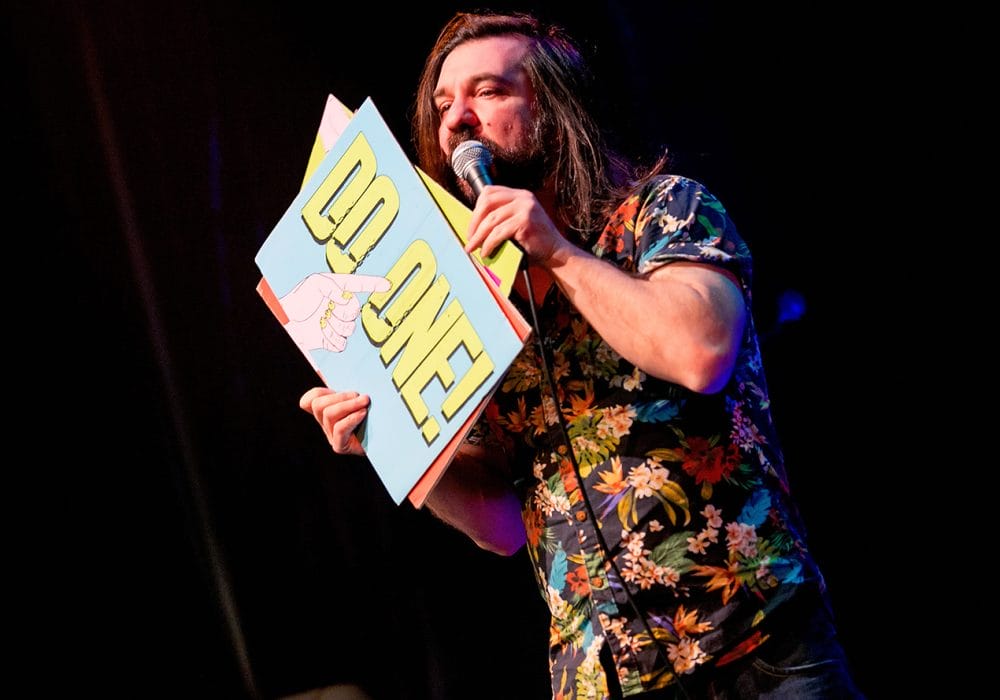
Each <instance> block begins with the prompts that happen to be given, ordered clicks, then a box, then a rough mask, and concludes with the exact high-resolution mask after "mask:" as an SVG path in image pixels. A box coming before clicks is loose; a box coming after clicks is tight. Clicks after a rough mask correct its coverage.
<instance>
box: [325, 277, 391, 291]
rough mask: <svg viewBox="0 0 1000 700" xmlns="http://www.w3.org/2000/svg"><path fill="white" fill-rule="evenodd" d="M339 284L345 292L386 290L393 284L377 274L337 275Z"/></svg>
mask: <svg viewBox="0 0 1000 700" xmlns="http://www.w3.org/2000/svg"><path fill="white" fill-rule="evenodd" d="M337 284H339V285H340V287H341V289H343V290H344V291H345V292H386V291H388V290H389V287H391V286H392V284H391V283H390V282H389V280H387V279H386V278H385V277H379V276H377V275H337Z"/></svg>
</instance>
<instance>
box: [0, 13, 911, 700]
mask: <svg viewBox="0 0 1000 700" xmlns="http://www.w3.org/2000/svg"><path fill="white" fill-rule="evenodd" d="M310 4H312V3H310ZM654 5H655V7H654ZM734 5H738V7H735V8H734V7H728V6H724V4H723V3H698V2H663V3H655V4H654V3H649V4H647V3H639V2H608V3H606V4H600V3H598V4H592V5H589V6H584V5H581V4H578V3H566V4H565V5H560V4H558V3H550V4H548V5H544V6H543V7H544V9H543V10H541V13H542V14H543V15H546V16H549V17H550V18H552V19H555V20H557V21H559V22H560V23H562V24H564V25H565V26H567V27H568V28H569V29H570V31H571V33H573V34H574V35H575V36H577V37H578V38H579V39H580V40H581V41H582V42H583V44H584V46H585V48H586V50H587V52H588V54H589V56H590V58H591V59H592V63H593V65H594V67H595V70H596V72H597V75H598V78H599V79H601V80H602V81H603V84H604V85H605V89H604V91H603V93H602V94H604V95H606V98H605V99H602V101H601V105H600V109H601V111H602V112H603V114H602V115H601V116H602V117H603V118H604V119H605V121H606V123H607V124H608V126H609V127H611V129H612V133H613V135H614V138H615V139H616V141H617V145H619V146H620V147H621V148H622V149H623V150H625V151H626V152H627V153H629V154H631V155H634V156H637V157H648V156H650V155H655V154H656V153H657V152H658V151H659V150H660V149H662V148H665V147H666V148H669V149H670V151H671V152H672V153H673V155H674V166H673V170H674V171H675V172H678V173H681V174H684V175H689V176H692V177H695V178H697V179H700V180H701V181H703V182H704V183H705V184H707V185H708V187H709V188H710V189H711V190H712V191H714V192H715V193H716V194H717V195H718V196H719V197H720V198H721V199H722V201H723V202H724V203H725V204H726V205H727V208H728V209H729V212H730V214H731V216H732V218H733V219H734V220H735V222H736V223H737V225H738V227H739V228H740V230H741V231H742V233H743V235H744V237H745V238H746V239H747V241H748V242H749V244H750V246H751V249H752V250H753V252H754V256H755V264H756V281H755V303H756V316H757V320H758V324H759V326H760V328H761V330H762V331H763V332H764V334H765V335H764V338H765V341H764V352H765V363H766V366H767V370H768V376H769V380H770V383H771V398H772V402H773V408H774V413H775V417H776V420H777V421H778V425H779V429H780V431H781V433H782V436H783V440H784V447H785V451H786V456H787V461H788V469H789V472H790V478H791V481H792V487H793V489H794V491H795V492H796V493H797V495H798V499H799V501H800V503H801V506H802V509H803V511H804V515H805V518H806V522H807V525H808V526H809V528H810V535H811V542H812V547H813V549H814V552H815V554H816V556H817V557H818V558H819V560H820V563H821V565H822V566H823V568H824V571H825V573H826V576H827V579H828V583H829V585H830V588H831V592H832V597H833V602H834V605H835V608H836V612H837V614H838V616H839V620H840V629H841V633H842V636H843V639H844V642H845V645H846V646H847V649H848V651H849V654H850V656H851V659H852V661H853V663H854V665H855V667H856V671H857V675H858V679H859V681H860V682H861V683H862V685H863V687H864V689H865V690H866V691H867V692H868V693H869V694H870V695H871V696H873V697H879V696H881V695H883V693H886V692H887V691H888V689H889V688H894V689H896V691H898V690H899V687H900V684H901V683H905V682H906V680H905V676H906V674H904V673H903V671H902V663H903V662H899V661H893V660H890V659H887V658H886V656H885V654H886V652H885V644H886V642H887V640H888V639H897V640H898V639H899V638H900V637H905V636H906V632H905V631H904V630H905V625H906V624H907V622H906V620H905V617H904V615H903V612H902V610H901V609H900V608H899V606H898V605H897V604H896V603H895V602H894V601H895V599H896V598H895V597H896V595H897V591H896V588H895V586H894V585H893V584H892V581H893V576H892V572H893V571H894V570H898V569H900V568H904V569H905V567H906V564H907V558H906V556H904V554H903V553H901V552H900V551H899V547H900V545H901V544H905V542H901V540H905V539H906V538H903V537H896V536H893V535H892V530H891V527H890V526H891V525H893V524H894V523H895V524H897V525H898V518H899V516H900V511H899V510H898V509H897V510H890V508H888V507H887V504H888V503H891V502H892V498H893V495H892V492H893V489H894V487H893V486H892V485H893V483H894V478H895V477H894V476H893V475H892V473H891V472H892V471H893V469H892V465H893V464H894V463H895V462H896V461H897V460H896V456H895V455H894V454H893V447H892V446H891V444H889V443H888V441H886V440H885V437H886V433H887V432H888V426H887V423H886V421H887V420H888V416H889V415H891V414H892V413H893V412H894V411H895V410H898V404H897V405H895V408H894V403H893V401H890V400H889V399H888V397H889V396H891V395H893V392H894V390H895V388H896V384H897V383H898V382H899V381H900V380H901V378H900V377H897V376H896V375H895V372H894V370H893V364H892V363H893V360H894V357H895V353H893V352H891V350H890V348H891V347H892V341H893V340H894V339H895V338H897V335H896V334H897V332H898V329H896V328H893V327H890V326H889V325H888V323H887V321H886V318H887V317H888V314H886V313H884V306H885V302H884V301H880V300H879V298H878V297H875V296H873V295H871V294H870V293H869V291H870V289H871V286H872V282H873V281H874V279H875V277H876V274H877V273H878V270H876V269H875V268H874V265H873V264H872V263H870V262H868V261H869V260H870V256H868V255H867V254H865V253H864V252H863V246H862V245H861V244H860V243H859V233H858V231H857V221H856V218H857V217H858V212H859V210H858V209H857V208H851V207H849V206H848V204H849V202H848V201H847V200H846V197H847V196H848V195H847V193H848V192H849V191H850V190H851V188H852V187H853V185H852V183H854V182H855V181H856V180H857V179H858V178H859V173H864V175H863V176H860V177H863V178H866V179H877V178H878V177H880V176H881V175H882V173H881V171H880V166H879V164H878V162H877V160H876V158H875V155H874V154H873V153H872V151H871V150H869V146H870V141H871V140H872V139H873V138H874V137H877V135H878V133H879V131H880V130H881V129H882V125H881V124H880V123H879V120H878V116H877V114H875V113H873V112H872V111H871V110H870V109H868V108H867V107H866V106H865V103H864V101H863V100H860V99H859V98H858V95H859V94H860V93H861V92H863V91H867V90H870V89H871V88H872V85H873V83H874V82H877V80H878V75H879V71H878V70H877V69H875V68H874V66H872V65H871V64H869V63H868V58H867V54H866V48H865V47H866V46H867V45H868V42H869V37H868V36H867V35H866V31H865V30H864V29H863V27H864V26H866V25H865V23H864V22H863V21H860V22H859V21H858V20H857V16H858V15H857V13H848V12H846V9H845V7H844V6H843V5H842V4H838V5H835V6H834V5H831V6H830V9H828V10H827V9H823V8H822V7H813V8H812V9H809V10H805V9H803V8H804V7H805V6H804V5H802V4H799V5H796V6H794V7H795V8H798V9H795V10H791V11H790V10H789V9H787V8H784V9H781V10H780V11H779V10H778V9H776V8H771V9H769V8H768V7H764V6H762V5H761V4H752V5H751V4H747V3H744V4H734ZM493 7H496V8H510V7H515V8H517V7H519V6H517V5H511V4H504V3H497V4H494V5H493ZM585 7H586V8H587V9H585ZM9 9H10V11H9V12H6V13H5V16H6V19H5V21H6V26H5V32H6V34H7V36H6V37H5V46H6V47H7V51H6V53H8V54H9V55H8V56H6V58H7V60H6V61H5V64H6V66H7V81H8V85H7V89H6V90H5V93H6V94H7V95H8V100H7V108H8V122H7V123H8V125H9V126H8V131H7V134H6V137H7V141H8V143H7V149H6V151H7V153H9V154H12V155H14V157H15V165H16V170H15V173H16V177H15V178H14V180H15V185H14V186H13V187H12V188H10V187H9V188H8V191H9V192H12V195H11V199H10V201H9V202H8V207H9V210H12V211H15V212H19V213H20V217H19V218H17V220H18V221H19V222H20V223H18V224H16V225H12V226H11V227H10V229H9V231H8V245H7V253H8V260H10V261H14V260H18V261H22V262H19V263H18V264H17V265H14V266H12V268H9V269H8V278H9V279H10V278H13V279H22V280H23V279H32V278H31V277H30V276H32V275H34V276H35V277H34V278H33V279H35V286H36V287H38V288H40V289H39V291H40V294H39V295H38V296H37V299H38V301H39V306H38V309H37V310H35V307H34V304H35V302H34V301H33V299H34V297H33V296H32V295H31V294H25V293H23V292H20V293H19V294H18V295H17V296H15V297H12V298H13V299H16V302H15V306H16V308H23V309H24V310H25V312H24V313H23V314H19V316H20V318H19V319H18V322H19V323H21V324H23V327H24V328H26V329H28V330H29V333H30V335H28V336H27V338H28V343H23V342H22V341H11V342H13V343H14V346H13V347H14V348H15V349H23V350H24V351H25V353H26V354H30V355H31V356H33V357H38V358H40V359H43V364H44V369H43V370H42V371H40V372H30V371H29V370H25V374H24V375H23V376H18V375H19V372H20V371H21V370H20V367H19V366H15V369H14V370H13V371H12V376H11V378H10V380H11V382H10V383H11V386H14V385H17V386H24V385H27V386H28V387H29V388H28V391H27V392H26V393H27V396H26V397H25V399H24V402H23V404H18V406H15V408H17V407H19V406H23V408H24V409H25V411H24V412H23V414H24V415H25V416H28V417H29V418H28V420H26V421H25V422H23V423H22V422H21V421H15V422H13V423H12V425H13V426H14V428H15V432H16V434H15V435H13V436H12V437H13V439H14V440H16V441H17V443H18V444H20V445H22V446H23V447H24V456H23V457H21V458H18V463H19V464H20V465H21V467H20V468H18V469H17V470H16V471H18V472H19V473H25V474H29V475H30V476H32V477H34V479H33V481H35V482H36V483H34V484H33V491H32V493H33V494H37V495H38V499H37V503H35V502H34V501H31V503H32V506H31V507H32V516H33V517H32V518H31V519H30V520H28V521H26V522H27V524H26V525H24V526H22V530H23V531H24V533H25V534H26V535H29V536H30V537H25V538H22V539H23V540H24V541H25V542H26V543H29V545H28V547H27V550H29V553H30V554H31V555H32V556H31V557H30V558H29V559H27V560H26V561H30V562H31V563H30V564H26V566H25V567H24V569H22V571H23V572H24V574H25V575H24V576H23V579H24V580H25V581H26V582H27V585H28V587H29V589H30V593H31V594H32V596H31V600H32V601H37V602H38V605H37V606H35V605H31V606H27V605H26V606H24V609H23V610H22V611H21V612H26V613H27V615H26V616H27V617H28V618H29V625H28V631H27V632H26V635H25V642H26V643H25V644H24V645H23V648H24V650H25V651H26V653H27V654H28V655H29V656H30V657H31V658H32V659H33V660H34V661H35V662H36V663H37V665H38V669H37V670H35V671H34V673H33V678H34V679H35V682H36V683H41V684H44V686H45V687H47V688H50V689H53V690H54V689H55V687H56V684H58V685H59V686H65V688H66V689H72V690H74V691H79V690H87V691H96V692H99V693H100V694H104V695H107V696H129V697H134V696H141V697H214V698H242V697H260V698H277V697H280V696H283V695H288V694H293V693H299V692H304V691H306V690H309V689H312V688H318V687H322V686H327V685H332V684H338V683H350V684H356V685H358V686H360V687H362V688H364V689H365V690H367V692H368V693H370V694H371V695H372V696H373V697H374V698H377V700H382V699H383V698H385V699H388V700H394V699H396V698H400V699H407V700H410V699H412V700H422V699H424V698H433V699H435V700H451V699H453V698H466V697H478V698H524V699H527V700H531V699H534V698H538V699H541V698H546V697H548V696H549V691H548V681H547V659H546V643H547V637H548V630H547V618H546V613H545V611H544V607H543V604H542V601H541V599H540V598H539V596H538V594H537V592H536V591H535V589H534V582H533V580H532V577H531V572H530V568H529V565H528V563H527V560H526V559H525V558H523V556H522V555H523V553H522V554H521V555H518V556H515V557H513V558H509V559H504V558H500V557H496V556H494V555H490V554H488V553H485V552H482V551H480V550H478V549H476V548H475V547H474V546H473V545H472V544H471V543H469V542H468V541H467V540H466V539H465V538H464V537H462V536H460V535H459V534H457V533H456V532H454V531H451V530H449V529H447V528H446V527H445V526H443V525H441V524H440V523H439V522H437V521H435V520H433V519H432V518H431V517H430V516H429V515H428V514H427V513H425V512H423V511H416V510H414V509H413V508H412V507H410V506H409V505H408V504H404V505H402V506H399V507H397V506H395V505H393V504H392V502H391V501H390V499H389V498H388V496H387V495H386V493H385V491H384V489H383V488H382V486H381V484H380V482H379V481H378V480H377V478H376V477H375V476H374V474H373V472H372V471H371V469H370V467H369V466H368V465H367V464H366V463H364V462H361V461H357V460H352V459H346V458H340V457H336V456H335V455H333V454H332V453H331V452H330V451H329V449H328V447H327V446H326V444H325V442H324V440H323V438H322V435H321V433H320V431H319V430H318V428H317V427H316V426H315V424H314V422H313V421H312V419H311V418H310V417H308V416H306V415H305V414H303V413H302V412H301V411H299V409H298V408H297V400H298V397H299V395H300V394H301V393H302V392H303V391H304V390H305V389H306V388H308V387H310V386H312V385H314V384H315V379H314V375H313V374H312V371H311V370H310V368H309V367H308V366H307V364H306V363H305V361H304V360H303V359H302V358H301V357H300V356H299V355H298V353H297V350H296V349H295V348H294V345H293V344H292V343H291V342H290V340H289V339H288V338H287V336H286V335H285V334H284V332H283V331H282V329H281V328H280V326H279V325H278V324H276V323H275V321H274V319H273V318H272V317H271V316H270V315H269V312H268V311H267V309H266V308H265V306H264V305H263V303H262V302H261V301H260V299H259V298H258V297H257V295H256V293H255V291H254V286H255V284H256V283H257V281H258V279H259V272H258V271H257V269H256V267H255V265H254V263H253V257H254V255H255V253H256V251H257V249H258V247H259V246H260V245H261V243H262V242H263V240H264V238H265V237H266V236H267V235H268V233H269V231H270V229H271V227H272V226H273V225H274V224H275V223H276V222H277V221H278V219H279V218H280V216H281V214H282V213H283V212H284V210H285V208H286V207H287V206H288V204H289V203H290V202H291V200H292V198H293V197H294V195H295V194H296V192H297V189H298V187H299V186H300V184H301V180H302V174H303V170H304V167H305V164H306V161H307V158H308V155H309V153H310V149H311V146H312V143H313V139H314V137H315V131H316V127H317V126H318V124H319V119H320V116H321V114H322V110H323V107H324V103H325V99H326V96H327V94H330V93H332V94H334V95H336V96H337V97H338V98H340V99H341V100H342V101H343V102H344V103H345V104H347V105H349V106H358V105H360V104H361V102H362V101H363V100H364V98H365V97H367V96H371V97H372V98H373V99H374V101H375V103H376V105H378V107H379V109H380V111H381V112H382V113H383V115H385V117H386V120H387V121H388V122H389V123H390V126H391V127H392V129H393V131H394V133H396V135H397V137H399V139H400V141H401V142H402V143H403V145H404V147H405V148H407V149H408V150H410V143H409V130H408V122H407V117H408V109H409V106H410V100H411V97H412V93H413V90H414V88H415V86H416V79H417V76H418V74H419V70H420V67H421V62H422V60H423V58H424V56H425V55H426V52H427V51H428V50H429V48H430V46H431V44H432V43H433V40H434V38H435V35H436V33H437V30H438V29H439V28H440V26H441V25H442V24H443V22H444V21H445V20H446V19H447V18H448V17H450V15H451V14H452V12H453V11H454V10H456V9H466V8H465V7H463V6H456V5H452V4H445V3H438V2H432V3H422V4H420V5H418V6H414V5H408V6H405V5H404V6H402V7H398V8H395V9H394V8H391V7H390V6H389V5H381V4H376V3H350V4H349V5H347V6H344V5H343V4H337V3H325V4H315V6H314V7H308V6H307V5H306V4H299V3H295V2H258V3H248V4H247V5H246V6H241V4H237V3H225V2H219V1H218V0H214V1H209V2H193V1H191V0H175V1H174V2H171V3H146V2H102V3H85V2H81V3H72V2H62V3H59V2H40V3H24V4H23V5H21V4H15V5H12V6H11V7H10V8H9ZM535 9H538V8H537V7H536V8H535ZM852 16H853V18H852ZM848 49H849V50H848ZM411 152H412V151H411ZM858 204H859V205H860V204H863V202H859V203H858ZM871 225H872V226H875V227H877V226H880V225H884V222H878V221H876V222H872V223H871ZM42 260H44V261H45V265H44V269H43V268H42V267H41V266H40V265H39V261H42ZM36 271H37V272H36ZM26 276H27V277H26ZM20 284H23V282H22V283H20ZM19 288H21V289H23V288H24V287H19ZM787 293H791V294H793V295H801V297H802V298H804V300H805V313H804V315H803V316H802V317H801V318H800V319H799V320H794V321H789V322H785V323H781V322H780V314H779V309H780V308H781V300H782V299H783V298H784V297H785V295H786V294H787ZM29 300H32V301H31V304H27V302H28V301H29ZM13 308H14V306H12V309H13ZM9 337H10V336H9ZM19 337H21V336H19ZM21 431H23V433H22V432H21ZM897 497H898V496H897ZM12 498H13V499H14V500H20V499H19V498H18V496H17V492H15V493H14V494H13V496H12ZM18 578H22V577H20V576H19V577H18ZM914 643H915V642H914ZM894 664H898V665H896V666H894Z"/></svg>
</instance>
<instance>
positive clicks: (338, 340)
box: [279, 272, 391, 355]
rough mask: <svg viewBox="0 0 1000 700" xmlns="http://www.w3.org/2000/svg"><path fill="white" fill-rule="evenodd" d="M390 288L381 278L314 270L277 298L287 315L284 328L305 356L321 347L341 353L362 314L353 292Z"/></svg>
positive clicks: (388, 283)
mask: <svg viewBox="0 0 1000 700" xmlns="http://www.w3.org/2000/svg"><path fill="white" fill-rule="evenodd" d="M390 287H391V283H390V282H389V280H387V279H386V278H384V277H376V276H373V275H347V274H338V273H333V272H316V273H314V274H311V275H309V276H308V277H306V278H305V279H304V280H302V281H301V282H299V283H298V284H297V285H296V286H295V288H294V289H293V290H292V291H290V292H289V293H288V294H286V295H285V296H283V297H281V299H280V300H279V301H280V302H281V307H282V308H283V309H284V310H285V313H286V314H287V315H288V324H287V325H286V326H285V329H286V330H287V331H288V334H289V335H291V336H292V339H293V340H294V341H295V343H296V344H297V345H298V346H299V347H300V348H301V349H302V350H303V351H305V352H306V353H307V355H308V351H309V350H318V349H321V348H322V349H324V350H330V351H331V352H343V350H344V348H345V347H347V338H348V337H349V336H350V335H351V334H352V333H353V332H354V328H355V325H356V323H355V319H357V317H358V314H359V313H361V304H360V302H359V301H358V298H357V296H356V294H358V293H364V292H385V291H388V290H389V288H390Z"/></svg>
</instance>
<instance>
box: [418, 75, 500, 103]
mask: <svg viewBox="0 0 1000 700" xmlns="http://www.w3.org/2000/svg"><path fill="white" fill-rule="evenodd" d="M465 82H466V83H469V84H472V85H478V84H480V83H487V82H496V83H500V84H501V85H503V86H504V87H511V86H512V85H513V84H514V81H513V80H511V79H510V78H506V77H504V76H502V75H499V74H497V73H478V74H476V75H473V76H472V77H470V78H469V79H468V80H467V81H465ZM446 92H447V90H446V89H445V88H443V87H439V88H438V89H437V90H435V91H434V94H433V95H431V97H433V98H434V99H435V100H436V99H437V98H439V97H443V96H444V95H445V93H446Z"/></svg>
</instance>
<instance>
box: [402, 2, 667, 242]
mask: <svg viewBox="0 0 1000 700" xmlns="http://www.w3.org/2000/svg"><path fill="white" fill-rule="evenodd" d="M509 35H516V36H524V37H526V38H527V39H528V40H529V43H530V46H529V49H528V52H527V54H526V56H525V59H524V69H525V71H526V73H527V76H528V79H529V80H530V81H531V84H532V87H533V88H534V90H535V96H536V105H535V116H536V117H537V118H538V119H540V120H541V129H542V134H541V135H542V139H543V141H542V143H544V144H545V154H546V169H547V173H548V176H549V177H551V178H552V181H553V183H554V185H555V193H556V209H557V211H556V212H555V216H556V217H557V218H558V219H560V221H559V222H558V223H561V224H563V225H565V226H568V227H569V228H570V229H572V230H574V231H576V232H577V234H578V235H580V236H581V237H582V238H583V239H584V241H586V240H593V237H594V236H595V235H596V234H598V233H600V230H601V228H603V225H604V221H605V219H606V218H607V216H608V214H609V213H610V211H611V210H612V209H613V207H614V206H615V205H616V204H617V203H618V200H619V199H620V198H621V197H622V196H623V194H624V192H625V190H626V189H627V188H628V187H629V186H631V185H634V184H635V183H636V182H637V181H638V180H639V179H645V177H648V176H651V175H653V174H655V172H657V171H659V170H660V169H661V168H662V167H663V165H664V164H665V163H664V159H661V160H660V161H659V162H658V163H657V164H656V165H655V166H654V168H653V169H652V170H651V171H649V172H648V173H647V175H646V176H642V178H640V177H639V176H638V175H637V174H636V172H635V170H634V168H633V166H632V164H631V163H629V162H628V161H627V160H626V159H625V158H623V157H622V156H621V155H620V154H618V153H617V152H615V151H614V150H613V149H611V148H610V147H609V146H608V144H607V141H606V139H605V138H604V135H603V133H602V131H601V129H600V127H599V125H598V124H597V123H596V121H595V120H594V118H593V117H592V116H591V113H590V111H589V110H588V106H587V104H586V102H587V99H588V97H589V95H590V92H589V90H590V87H591V80H592V75H591V73H590V70H589V68H588V67H587V65H586V62H585V61H584V59H583V57H582V55H581V53H580V50H579V49H578V48H577V46H576V44H575V43H574V42H573V40H572V39H571V38H570V37H569V36H568V35H567V34H566V32H565V31H564V30H563V29H562V28H560V27H558V26H554V25H546V24H543V23H542V22H541V21H539V20H538V19H537V18H535V17H533V16H531V15H527V14H520V13H515V14H492V13H486V14H480V13H465V12H461V13H458V14H456V15H455V16H454V17H453V18H452V19H451V20H450V21H449V22H448V23H447V24H446V25H445V26H444V28H443V29H442V30H441V33H440V34H439V35H438V38H437V41H436V42H435V43H434V47H433V48H432V49H431V52H430V55H429V56H428V57H427V62H426V63H425V65H424V69H423V72H422V73H421V76H420V83H419V85H418V87H417V94H416V99H415V103H414V110H413V120H412V128H413V143H414V146H415V148H416V152H417V160H418V162H419V164H420V167H421V168H422V169H423V170H424V172H426V173H427V174H428V175H430V176H431V177H432V178H434V179H435V180H437V181H438V182H441V183H451V182H454V179H453V177H454V176H453V173H452V170H451V166H450V164H449V163H448V159H447V156H446V155H445V154H443V153H442V152H441V147H440V145H439V144H438V136H437V134H438V127H439V126H440V124H441V117H440V115H439V114H438V111H437V109H436V107H435V104H434V89H435V87H436V86H437V81H438V77H439V75H440V73H441V65H442V64H443V63H444V60H445V58H446V57H447V56H448V54H449V53H451V51H452V50H453V49H454V48H455V47H456V46H458V45H459V44H463V43H465V42H467V41H471V40H474V39H482V38H486V37H494V36H509ZM581 242H583V241H581Z"/></svg>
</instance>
